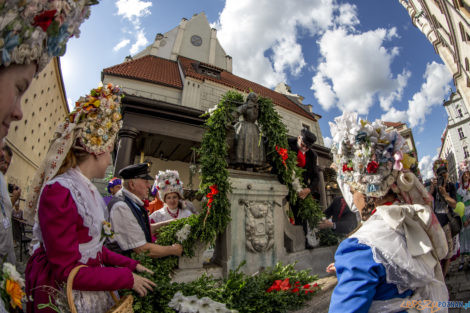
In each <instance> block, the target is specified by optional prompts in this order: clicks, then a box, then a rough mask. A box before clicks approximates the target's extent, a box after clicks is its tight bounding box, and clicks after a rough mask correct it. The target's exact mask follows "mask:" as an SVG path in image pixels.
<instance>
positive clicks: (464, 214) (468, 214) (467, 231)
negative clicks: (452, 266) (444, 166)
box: [455, 160, 470, 271]
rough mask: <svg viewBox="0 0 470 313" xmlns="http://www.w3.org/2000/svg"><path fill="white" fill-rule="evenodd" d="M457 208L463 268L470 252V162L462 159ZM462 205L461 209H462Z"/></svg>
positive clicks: (461, 267)
mask: <svg viewBox="0 0 470 313" xmlns="http://www.w3.org/2000/svg"><path fill="white" fill-rule="evenodd" d="M457 201H459V203H457V208H456V209H455V212H458V213H459V215H461V218H462V223H463V227H462V230H461V231H460V234H459V237H460V264H459V271H461V270H463V267H464V262H465V255H468V254H470V164H469V163H468V161H466V160H465V161H464V162H462V163H461V164H460V182H459V189H458V190H457ZM460 203H461V204H460ZM462 206H463V210H462Z"/></svg>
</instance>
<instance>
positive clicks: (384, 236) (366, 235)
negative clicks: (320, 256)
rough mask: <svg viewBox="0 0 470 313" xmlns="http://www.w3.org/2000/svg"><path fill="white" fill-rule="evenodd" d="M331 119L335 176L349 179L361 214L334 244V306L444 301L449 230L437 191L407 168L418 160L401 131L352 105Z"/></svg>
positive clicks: (354, 308)
mask: <svg viewBox="0 0 470 313" xmlns="http://www.w3.org/2000/svg"><path fill="white" fill-rule="evenodd" d="M330 127H331V134H332V136H333V146H332V149H331V150H332V152H333V156H334V162H335V164H336V168H337V169H338V179H339V180H340V181H343V182H344V183H346V184H348V185H349V187H350V189H351V193H352V194H353V202H354V204H355V206H356V207H357V209H358V210H359V212H360V214H361V218H362V220H363V221H364V222H363V224H362V225H361V226H360V227H359V228H358V229H357V230H356V231H355V232H353V233H352V234H351V235H350V236H349V237H348V238H347V239H345V240H344V241H343V242H341V244H340V245H339V246H338V249H337V251H336V254H335V267H336V273H337V277H338V284H337V286H336V287H335V289H334V291H333V294H332V297H331V302H330V313H336V312H338V313H339V312H341V313H347V312H355V313H357V312H380V313H386V312H403V311H404V310H405V309H404V308H401V307H400V305H401V304H402V301H403V300H407V299H411V300H433V301H447V300H448V292H447V288H446V285H445V283H444V278H443V275H442V271H441V267H440V264H439V260H440V259H441V258H443V257H444V256H445V255H446V254H447V244H446V240H445V234H444V232H443V230H442V228H441V226H440V225H439V222H438V221H437V219H436V217H435V215H434V214H433V212H432V210H431V208H430V207H429V204H430V203H431V202H432V198H431V197H430V196H429V194H428V193H427V191H426V189H425V188H424V187H423V185H422V184H421V183H420V182H419V180H418V179H417V178H416V176H415V175H414V174H413V173H411V172H410V170H409V169H410V168H411V167H412V164H413V163H415V162H416V160H415V159H414V158H412V157H410V156H409V155H408V154H407V152H408V151H407V150H408V146H407V145H406V143H405V141H404V139H403V138H402V137H401V136H400V135H399V134H398V133H397V132H395V131H394V132H392V133H386V132H385V129H386V127H385V126H384V125H383V124H382V122H381V121H375V122H374V123H370V122H368V121H364V120H360V121H358V117H357V114H353V113H344V114H343V115H342V116H340V117H337V118H336V119H335V123H330ZM442 311H447V310H446V309H444V308H443V309H442ZM423 312H424V311H423Z"/></svg>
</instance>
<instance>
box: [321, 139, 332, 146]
mask: <svg viewBox="0 0 470 313" xmlns="http://www.w3.org/2000/svg"><path fill="white" fill-rule="evenodd" d="M323 144H324V145H325V147H327V148H331V145H332V144H333V139H332V138H330V137H323Z"/></svg>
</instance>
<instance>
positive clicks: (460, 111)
mask: <svg viewBox="0 0 470 313" xmlns="http://www.w3.org/2000/svg"><path fill="white" fill-rule="evenodd" d="M457 112H458V113H459V117H462V116H463V114H462V109H457Z"/></svg>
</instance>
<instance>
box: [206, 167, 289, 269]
mask: <svg viewBox="0 0 470 313" xmlns="http://www.w3.org/2000/svg"><path fill="white" fill-rule="evenodd" d="M230 183H231V185H232V193H231V194H230V195H229V201H230V204H231V218H232V220H231V222H230V224H229V225H228V227H227V230H226V231H225V232H224V233H223V234H222V236H220V237H219V239H218V242H217V245H216V254H215V260H216V262H217V263H218V264H220V265H221V266H222V268H223V273H224V276H226V275H227V274H228V272H229V270H233V269H235V268H237V267H238V265H239V264H240V263H241V262H243V261H246V265H245V266H244V267H242V270H243V271H244V272H245V273H247V274H253V273H255V272H257V271H259V270H260V269H262V268H265V267H268V266H274V265H275V264H276V263H277V262H278V261H280V260H282V259H284V256H285V254H286V252H285V248H284V220H285V219H286V217H285V213H284V212H283V208H282V201H283V199H284V197H285V196H286V195H287V193H288V189H287V187H286V186H284V185H282V184H281V183H279V181H278V180H277V177H276V176H275V175H271V174H262V173H252V172H245V171H237V170H230Z"/></svg>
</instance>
